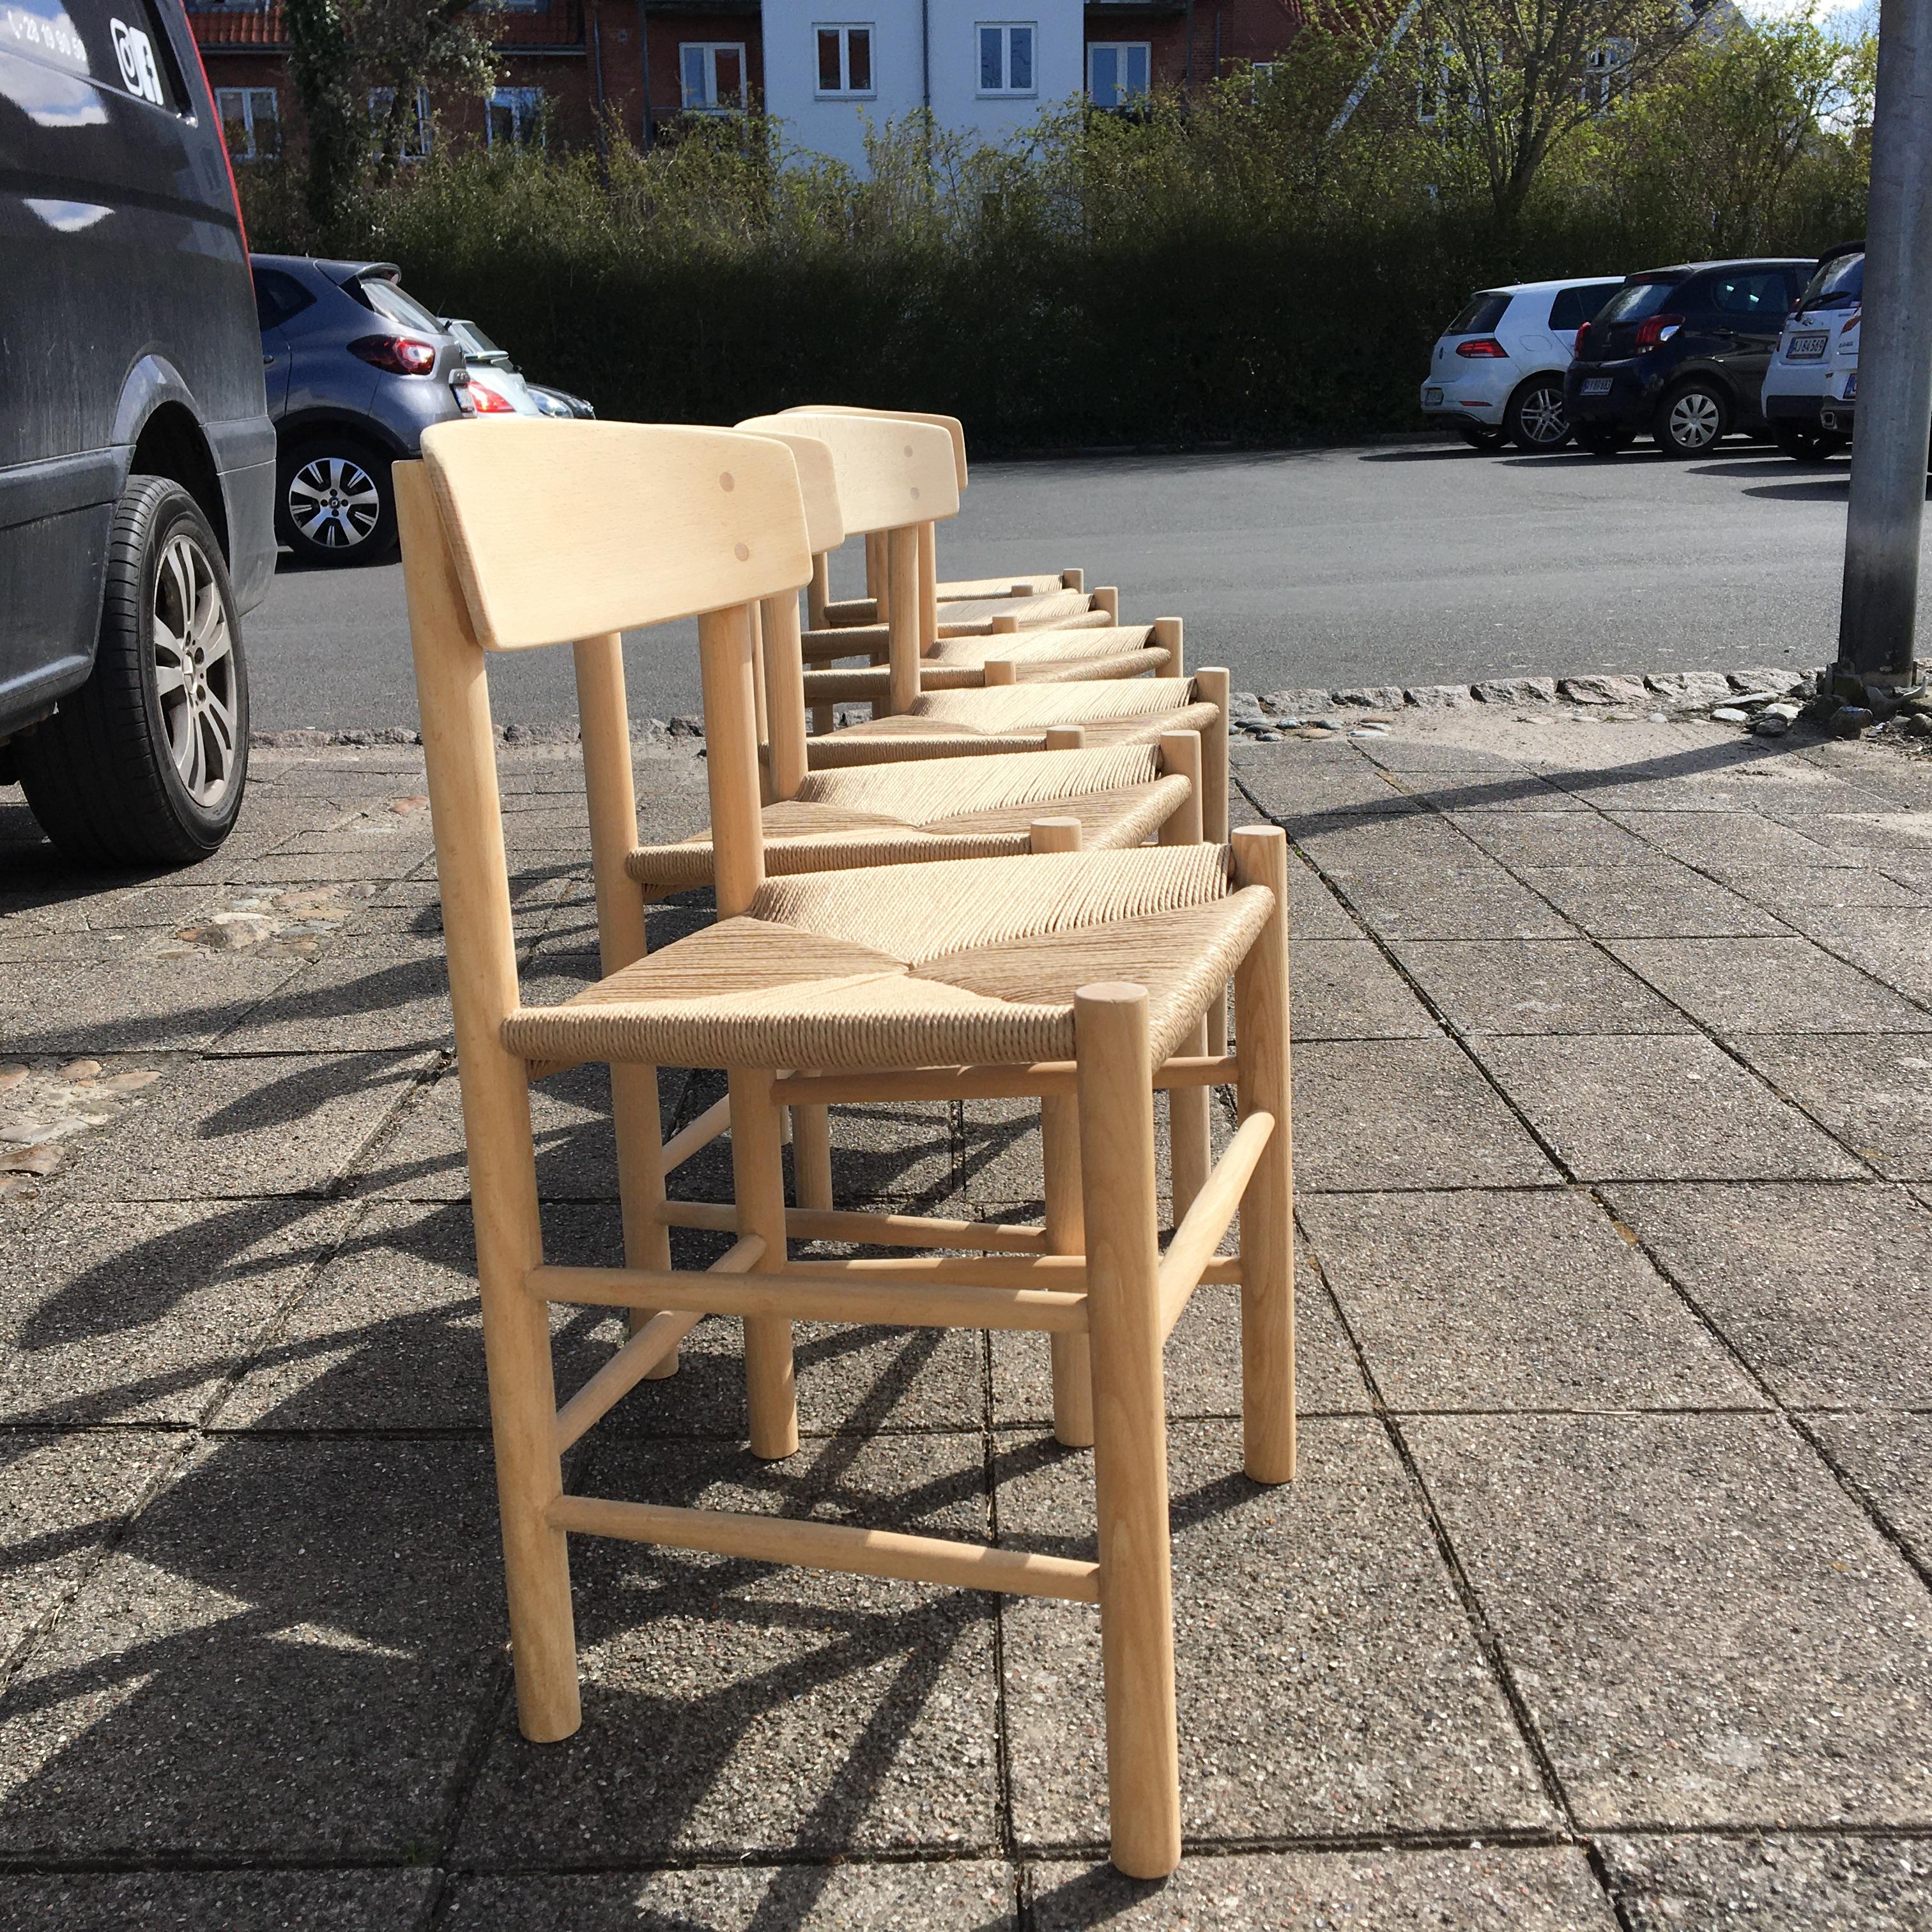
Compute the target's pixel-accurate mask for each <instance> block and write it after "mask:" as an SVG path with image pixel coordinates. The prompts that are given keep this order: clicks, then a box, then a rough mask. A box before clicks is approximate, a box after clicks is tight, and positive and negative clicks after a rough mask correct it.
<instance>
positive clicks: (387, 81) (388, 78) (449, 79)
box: [346, 0, 496, 180]
mask: <svg viewBox="0 0 1932 1932" xmlns="http://www.w3.org/2000/svg"><path fill="white" fill-rule="evenodd" d="M346 4H347V5H348V7H350V20H351V23H352V25H351V28H350V32H351V35H352V37H353V40H354V43H355V47H356V55H357V58H358V62H359V65H360V66H361V68H362V77H363V79H364V80H365V83H366V85H368V86H369V87H371V89H380V90H382V91H383V92H384V93H386V95H387V96H388V99H389V108H388V111H387V112H386V113H385V114H384V115H383V117H382V118H381V119H380V121H377V123H376V125H375V130H374V159H375V163H376V172H377V177H378V178H379V179H383V180H386V179H387V178H389V175H392V174H393V173H394V172H395V169H396V166H397V163H398V162H399V161H401V159H402V158H403V154H404V148H405V147H406V145H407V142H408V140H409V137H410V133H411V132H412V131H413V128H414V127H415V124H416V97H417V95H419V93H420V92H421V91H422V89H425V88H431V89H443V90H446V91H447V92H450V93H452V94H467V95H487V93H488V92H490V89H491V88H492V87H493V86H495V85H496V52H495V49H494V47H493V45H492V43H491V42H490V36H489V31H488V28H487V17H488V13H489V12H490V11H491V10H490V9H487V8H483V9H479V8H478V7H475V6H474V5H472V0H346ZM479 12H481V13H483V14H484V20H481V21H479V20H478V17H477V16H478V13H479Z"/></svg>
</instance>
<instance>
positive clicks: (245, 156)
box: [214, 87, 282, 161]
mask: <svg viewBox="0 0 1932 1932" xmlns="http://www.w3.org/2000/svg"><path fill="white" fill-rule="evenodd" d="M214 110H215V112H216V113H217V114H219V115H220V116H221V132H222V133H223V136H225V137H226V140H227V142H228V153H229V158H230V159H231V160H238V161H263V160H267V159H268V158H269V156H270V155H272V154H280V153H281V151H282V110H281V100H280V98H279V97H278V95H277V94H276V92H275V89H273V88H272V87H217V89H215V90H214Z"/></svg>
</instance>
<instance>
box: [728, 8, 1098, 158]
mask: <svg viewBox="0 0 1932 1932" xmlns="http://www.w3.org/2000/svg"><path fill="white" fill-rule="evenodd" d="M761 12H762V14H763V40H764V71H765V107H766V112H767V113H770V114H772V115H775V117H776V118H778V120H780V121H782V122H783V123H784V139H785V142H786V144H787V146H788V147H790V148H792V149H793V150H795V151H796V150H801V149H802V150H805V151H808V152H810V153H812V154H824V155H827V156H829V157H831V158H832V159H833V160H840V161H844V162H845V163H847V164H848V165H849V166H852V167H855V168H857V169H860V170H863V169H864V167H865V130H866V127H867V124H868V122H869V123H870V124H871V126H872V127H877V128H883V127H884V126H885V124H886V123H887V122H888V121H895V120H897V119H898V118H899V117H900V116H901V115H904V114H909V113H912V112H913V111H914V110H916V109H918V108H921V107H929V108H930V109H931V110H932V114H933V117H934V118H935V121H937V122H938V124H939V125H940V126H941V127H943V128H945V129H947V130H949V131H950V132H953V133H961V134H965V135H968V136H975V137H977V138H978V139H981V140H984V141H988V142H996V141H999V140H1002V139H1005V138H1007V136H1010V135H1012V134H1014V133H1017V132H1018V131H1019V130H1021V129H1022V128H1024V127H1027V126H1028V124H1030V123H1031V122H1032V121H1034V119H1035V118H1037V116H1038V115H1039V113H1040V110H1042V109H1043V108H1044V107H1053V106H1057V105H1058V104H1061V103H1062V102H1064V101H1067V100H1068V99H1069V98H1072V97H1074V96H1077V95H1079V94H1081V93H1082V92H1083V91H1084V89H1085V84H1086V72H1085V58H1086V53H1085V48H1086V36H1085V8H1084V6H1083V5H1082V0H763V5H762V7H761Z"/></svg>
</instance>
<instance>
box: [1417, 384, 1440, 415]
mask: <svg viewBox="0 0 1932 1932" xmlns="http://www.w3.org/2000/svg"><path fill="white" fill-rule="evenodd" d="M1422 400H1423V401H1424V403H1425V404H1427V406H1428V407H1430V409H1432V410H1433V408H1435V407H1436V404H1438V403H1439V402H1441V401H1442V391H1441V390H1440V389H1424V391H1423V392H1422Z"/></svg>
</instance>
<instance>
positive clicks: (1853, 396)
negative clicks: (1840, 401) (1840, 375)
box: [1845, 369, 1858, 403]
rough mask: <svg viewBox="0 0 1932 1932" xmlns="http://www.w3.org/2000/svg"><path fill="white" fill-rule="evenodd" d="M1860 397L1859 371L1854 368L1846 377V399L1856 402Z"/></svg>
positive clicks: (1849, 401)
mask: <svg viewBox="0 0 1932 1932" xmlns="http://www.w3.org/2000/svg"><path fill="white" fill-rule="evenodd" d="M1845 401H1846V402H1848V403H1855V402H1856V401H1858V371H1856V370H1855V369H1854V370H1853V371H1852V373H1851V374H1849V376H1847V377H1846V378H1845Z"/></svg>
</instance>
